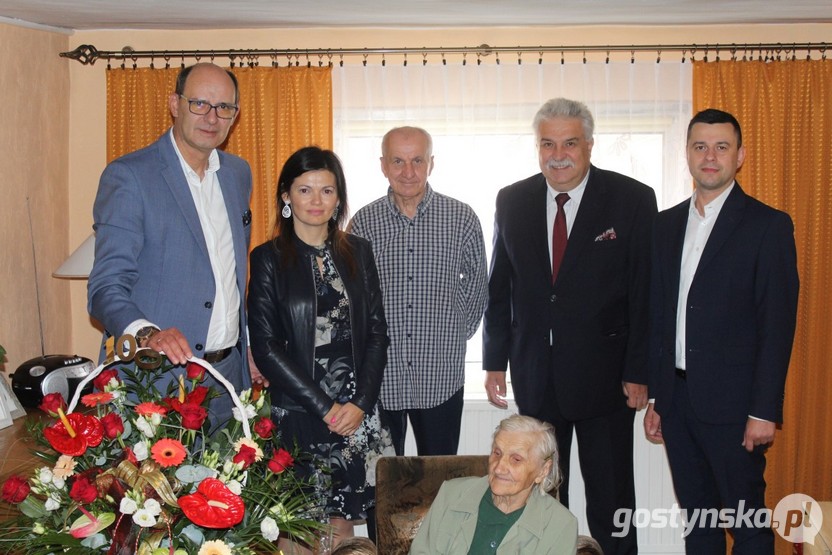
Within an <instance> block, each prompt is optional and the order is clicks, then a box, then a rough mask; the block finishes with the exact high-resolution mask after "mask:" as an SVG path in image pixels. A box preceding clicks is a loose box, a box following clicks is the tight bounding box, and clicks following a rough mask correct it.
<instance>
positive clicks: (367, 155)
mask: <svg viewBox="0 0 832 555" xmlns="http://www.w3.org/2000/svg"><path fill="white" fill-rule="evenodd" d="M333 89H334V94H333V97H334V98H333V104H334V130H335V151H336V152H337V153H338V155H339V156H340V157H341V159H342V160H343V162H344V166H345V170H346V175H347V182H348V185H349V201H350V207H351V209H352V211H353V213H354V212H355V211H356V210H357V209H358V208H360V207H361V206H363V205H365V204H367V203H368V202H370V201H372V200H374V199H376V198H378V197H379V196H382V195H384V194H385V193H386V191H387V182H386V180H385V179H384V176H383V175H382V173H381V170H380V167H379V162H378V159H379V156H380V153H381V137H382V135H384V133H385V132H386V131H387V130H388V129H390V128H391V127H395V126H398V125H416V126H420V127H424V128H425V129H427V130H428V131H429V132H430V133H431V135H432V136H433V140H434V147H433V153H434V158H435V168H434V171H433V174H432V175H431V177H430V184H431V186H432V187H433V188H434V189H435V190H437V191H439V192H442V193H445V194H448V195H450V196H453V197H455V198H458V199H460V200H462V201H464V202H466V203H468V204H470V205H471V206H472V207H473V208H474V210H475V211H476V212H477V214H478V216H479V218H480V222H481V223H482V226H483V233H484V236H485V242H486V248H487V250H488V252H489V254H490V250H491V236H492V226H493V215H494V199H495V197H496V194H497V191H498V190H499V189H500V188H502V187H505V186H506V185H510V184H511V183H514V182H515V181H518V180H520V179H523V178H525V177H528V176H529V175H532V174H534V173H537V172H538V171H539V168H538V165H537V153H536V150H535V145H534V134H533V130H532V128H531V122H532V118H533V117H534V114H535V112H536V111H537V109H538V108H539V107H540V105H541V104H542V103H543V102H545V101H546V100H547V99H549V98H552V97H556V96H564V97H567V98H574V99H578V100H581V101H583V102H585V103H586V104H587V105H588V106H589V108H590V110H592V112H593V115H594V116H595V146H594V148H593V151H592V161H593V163H594V164H595V165H597V166H599V167H602V168H605V169H611V170H615V171H618V172H621V173H623V174H626V175H630V176H632V177H635V178H636V179H639V180H640V181H642V182H644V183H647V184H648V185H650V186H651V187H653V188H654V189H655V190H656V196H657V198H658V202H659V207H660V208H666V207H669V206H672V205H674V204H676V203H677V202H679V201H681V200H682V199H684V198H685V197H686V196H688V194H689V190H690V182H691V181H690V175H689V174H688V172H687V166H686V163H685V156H684V139H685V130H686V126H687V123H688V121H689V119H690V117H691V64H684V63H674V62H661V63H639V62H636V63H586V64H584V63H565V64H561V63H559V62H557V63H544V64H537V63H523V64H517V63H516V62H515V63H509V62H507V61H505V60H504V61H503V63H501V64H495V63H493V62H492V63H483V64H482V65H477V64H476V63H468V64H466V65H462V64H461V63H459V62H456V63H452V62H449V63H448V64H447V65H443V64H441V63H431V62H428V64H427V65H422V64H418V63H417V64H413V63H411V64H408V65H406V66H405V65H404V64H402V63H396V62H395V61H389V60H388V63H387V65H386V66H382V65H380V64H368V65H367V66H364V65H345V66H343V67H337V68H335V70H334V72H333ZM481 350H482V349H481V343H480V339H479V336H477V337H476V338H474V339H472V341H471V342H470V343H469V345H468V360H469V361H470V363H471V364H469V366H470V367H471V368H470V369H469V374H470V375H471V377H472V379H470V380H469V382H470V384H466V391H467V392H470V393H472V394H473V393H475V392H476V391H478V390H480V391H481V390H482V376H481V375H480V373H479V371H480V369H479V367H478V366H477V365H478V361H479V360H480V358H481Z"/></svg>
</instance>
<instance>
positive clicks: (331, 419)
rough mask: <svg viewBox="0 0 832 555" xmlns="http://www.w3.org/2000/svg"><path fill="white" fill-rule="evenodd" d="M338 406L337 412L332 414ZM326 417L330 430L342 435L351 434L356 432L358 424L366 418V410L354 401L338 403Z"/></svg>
mask: <svg viewBox="0 0 832 555" xmlns="http://www.w3.org/2000/svg"><path fill="white" fill-rule="evenodd" d="M336 406H337V407H339V409H338V410H337V411H336V412H335V414H332V412H333V410H335V407H336ZM325 419H326V424H327V426H328V427H329V431H330V432H334V433H336V434H338V435H341V436H350V435H352V434H354V433H355V431H356V430H357V429H358V426H360V425H361V421H362V420H364V411H363V410H361V409H360V408H358V407H357V406H355V405H353V404H352V403H345V404H343V405H338V403H336V404H335V406H333V407H332V409H330V411H329V412H328V413H327V415H326V417H325Z"/></svg>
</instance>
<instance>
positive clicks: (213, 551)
mask: <svg viewBox="0 0 832 555" xmlns="http://www.w3.org/2000/svg"><path fill="white" fill-rule="evenodd" d="M197 555H231V548H230V547H228V544H226V543H225V542H224V541H222V540H209V541H207V542H205V543H203V544H202V547H200V548H199V551H198V552H197Z"/></svg>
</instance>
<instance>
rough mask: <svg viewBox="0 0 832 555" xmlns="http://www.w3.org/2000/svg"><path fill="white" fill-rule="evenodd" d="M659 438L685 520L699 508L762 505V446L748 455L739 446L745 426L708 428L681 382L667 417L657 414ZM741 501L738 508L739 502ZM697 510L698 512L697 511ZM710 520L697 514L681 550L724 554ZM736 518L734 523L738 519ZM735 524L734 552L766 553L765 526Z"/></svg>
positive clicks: (769, 545) (770, 544) (769, 549)
mask: <svg viewBox="0 0 832 555" xmlns="http://www.w3.org/2000/svg"><path fill="white" fill-rule="evenodd" d="M661 418H662V420H661V422H662V436H663V437H664V444H665V448H666V450H667V459H668V462H669V463H670V474H671V476H672V477H673V488H674V489H675V490H676V497H677V498H678V499H679V504H680V505H681V508H682V509H685V510H686V511H687V515H688V518H691V516H692V515H693V514H694V512H698V514H699V515H701V514H702V511H703V510H705V509H715V510H719V509H721V508H725V509H731V510H732V512H733V514H734V516H741V515H738V510H742V512H744V513H746V514H747V513H748V512H749V511H754V513H752V514H756V511H757V510H758V509H761V508H764V507H765V492H766V482H765V479H764V478H763V473H764V472H765V469H766V457H765V451H766V447H765V446H758V447H757V448H755V449H754V451H752V452H751V453H749V452H748V451H746V450H745V447H743V446H742V440H743V435H744V434H745V422H742V423H736V424H709V423H705V422H702V421H701V420H700V419H699V418H697V416H696V414H695V413H694V411H693V407H692V406H691V403H690V397H689V396H688V388H687V382H686V381H685V380H684V379H682V378H679V377H677V378H676V383H675V385H674V388H673V405H672V410H671V411H670V413H669V414H668V415H667V416H665V415H661ZM740 503H742V505H741V504H740ZM697 509H698V511H697ZM713 520H714V519H713V518H710V517H709V518H704V517H703V516H697V521H696V522H695V524H696V526H695V527H692V528H691V532H690V534H689V535H688V536H687V537H686V538H685V550H686V552H687V553H691V554H696V555H711V554H714V555H716V554H719V555H724V553H725V546H726V541H725V529H723V528H720V527H718V526H715V525H713ZM738 520H739V519H738ZM753 522H754V519H753V518H752V519H751V526H747V525H745V524H746V523H743V522H740V524H741V525H740V526H738V527H734V528H731V531H732V533H733V535H734V548H733V553H735V554H749V555H750V554H752V553H753V554H754V555H767V554H769V555H771V554H773V553H774V533H773V532H772V530H771V528H768V527H760V528H757V527H755V526H753Z"/></svg>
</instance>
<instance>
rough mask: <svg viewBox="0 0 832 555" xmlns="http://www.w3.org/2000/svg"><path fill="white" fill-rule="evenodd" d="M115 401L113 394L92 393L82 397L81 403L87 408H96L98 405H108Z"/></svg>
mask: <svg viewBox="0 0 832 555" xmlns="http://www.w3.org/2000/svg"><path fill="white" fill-rule="evenodd" d="M112 400H113V394H112V393H90V394H88V395H84V396H83V397H81V402H82V403H83V404H84V406H85V407H94V406H96V405H106V404H107V403H109V402H110V401H112Z"/></svg>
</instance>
